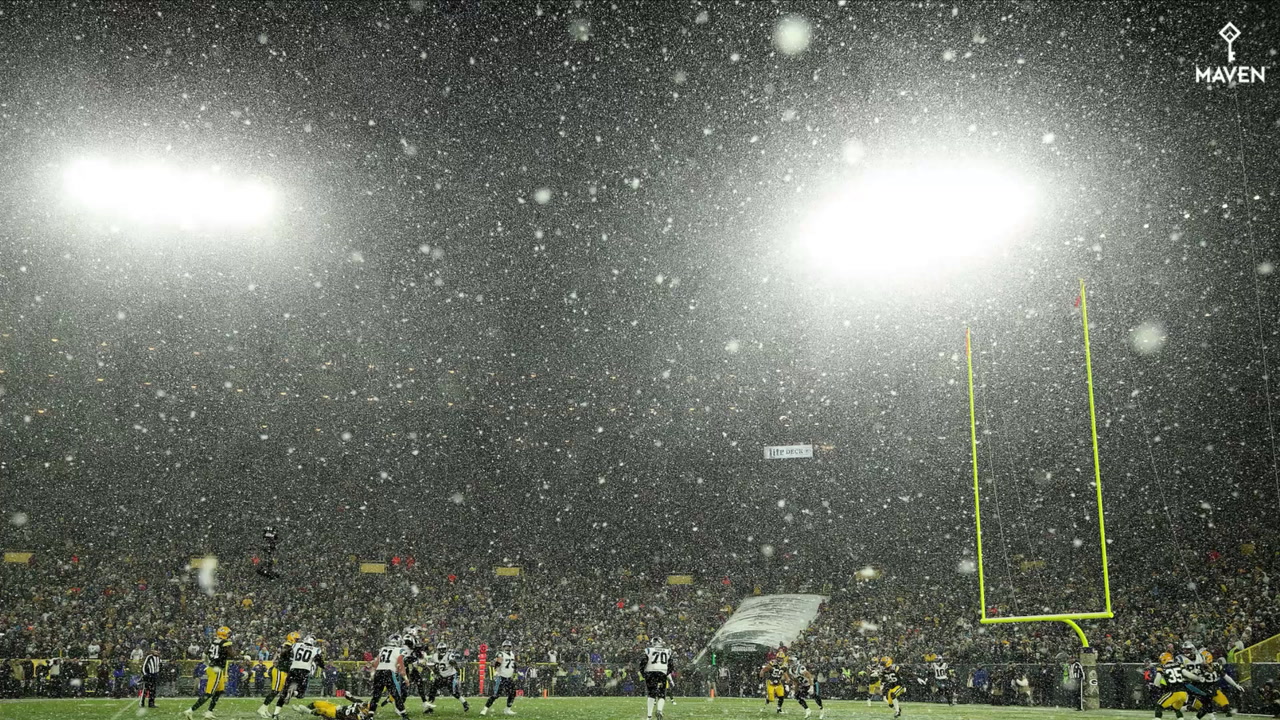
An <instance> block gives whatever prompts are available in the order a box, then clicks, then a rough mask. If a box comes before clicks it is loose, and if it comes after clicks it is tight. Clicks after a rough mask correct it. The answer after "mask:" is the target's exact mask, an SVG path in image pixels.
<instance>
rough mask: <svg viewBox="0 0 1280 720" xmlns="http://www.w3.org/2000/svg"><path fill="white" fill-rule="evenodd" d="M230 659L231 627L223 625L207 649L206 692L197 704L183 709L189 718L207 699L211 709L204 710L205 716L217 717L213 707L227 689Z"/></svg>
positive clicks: (205, 658)
mask: <svg viewBox="0 0 1280 720" xmlns="http://www.w3.org/2000/svg"><path fill="white" fill-rule="evenodd" d="M229 659H231V628H229V627H227V626H226V625H223V626H222V627H220V628H218V630H217V632H215V633H214V634H213V642H211V643H209V647H208V648H207V649H206V650H205V653H204V661H205V669H204V692H205V694H204V695H203V696H201V697H200V698H199V699H197V700H196V703H195V705H192V706H191V707H189V708H187V709H186V710H183V711H182V714H183V715H184V716H186V718H187V720H191V718H192V717H194V716H195V712H196V710H199V709H200V706H201V705H203V704H204V701H205V700H208V701H209V709H208V710H205V711H204V716H205V718H206V719H211V718H214V717H216V716H215V715H214V714H213V708H214V707H215V706H216V705H217V704H218V698H220V697H222V693H223V692H225V691H226V689H227V660H229Z"/></svg>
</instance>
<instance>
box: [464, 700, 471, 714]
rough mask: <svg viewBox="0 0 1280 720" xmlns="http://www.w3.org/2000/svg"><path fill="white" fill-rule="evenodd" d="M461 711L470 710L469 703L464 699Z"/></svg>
mask: <svg viewBox="0 0 1280 720" xmlns="http://www.w3.org/2000/svg"><path fill="white" fill-rule="evenodd" d="M462 712H471V705H470V704H469V703H468V702H467V701H466V700H463V701H462Z"/></svg>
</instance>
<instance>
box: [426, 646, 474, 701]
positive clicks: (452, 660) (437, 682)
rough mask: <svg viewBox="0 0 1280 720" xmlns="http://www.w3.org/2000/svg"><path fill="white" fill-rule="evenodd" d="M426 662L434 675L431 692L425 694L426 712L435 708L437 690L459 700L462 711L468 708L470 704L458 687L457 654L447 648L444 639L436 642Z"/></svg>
mask: <svg viewBox="0 0 1280 720" xmlns="http://www.w3.org/2000/svg"><path fill="white" fill-rule="evenodd" d="M427 663H428V664H429V665H431V669H432V670H433V671H434V672H435V677H434V678H432V680H431V692H430V693H429V694H428V695H427V712H428V713H430V712H432V711H434V710H435V709H436V691H438V690H446V691H448V693H449V694H450V695H452V696H454V697H455V698H457V699H458V700H459V701H461V702H462V712H467V711H468V710H470V709H471V704H470V703H468V702H467V699H466V698H464V697H462V694H461V692H460V690H459V689H458V656H457V654H456V653H454V652H453V651H451V650H450V649H449V644H448V643H446V642H444V641H441V642H438V643H436V651H435V654H433V655H431V656H429V657H427Z"/></svg>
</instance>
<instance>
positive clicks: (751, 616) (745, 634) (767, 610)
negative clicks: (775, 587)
mask: <svg viewBox="0 0 1280 720" xmlns="http://www.w3.org/2000/svg"><path fill="white" fill-rule="evenodd" d="M826 599H827V598H826V597H825V596H823V595H764V596H761V597H752V598H747V599H746V600H743V601H742V604H741V605H739V606H738V609H737V610H736V611H735V612H734V613H733V615H732V616H731V617H730V618H729V620H728V622H726V623H725V624H724V625H723V626H722V627H721V628H720V629H719V630H717V631H716V634H715V635H714V636H713V637H712V638H711V642H709V643H707V648H708V649H714V650H718V649H721V648H724V647H728V648H729V649H730V650H731V651H733V652H741V650H742V649H743V646H748V645H749V646H752V647H753V648H754V649H764V648H776V647H778V645H790V644H791V643H792V642H794V641H795V639H796V638H797V637H799V636H800V633H802V632H804V631H805V628H807V627H809V625H810V624H811V623H812V622H813V619H814V618H816V617H817V616H818V607H819V606H821V605H822V603H823V602H824V601H826ZM703 652H704V653H705V652H706V650H703Z"/></svg>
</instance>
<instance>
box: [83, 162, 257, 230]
mask: <svg viewBox="0 0 1280 720" xmlns="http://www.w3.org/2000/svg"><path fill="white" fill-rule="evenodd" d="M63 187H64V189H65V190H66V192H67V194H68V196H69V197H70V199H71V200H72V201H74V202H75V203H77V204H79V205H80V206H81V207H83V208H84V209H86V210H88V211H90V212H92V213H94V214H98V215H103V216H108V217H112V218H119V219H123V220H127V221H132V222H137V223H141V224H145V225H168V226H177V227H180V228H184V229H206V228H207V229H217V228H224V229H248V228H252V227H256V226H259V225H262V224H264V223H265V222H266V221H267V219H268V218H269V217H270V216H271V212H272V210H273V208H274V207H275V193H274V192H273V191H272V190H271V189H270V188H268V187H267V186H265V185H263V184H262V183H260V182H257V181H254V180H234V179H231V178H227V177H225V176H223V175H222V174H220V173H219V172H218V169H217V168H216V167H215V168H212V169H210V170H207V171H206V170H194V171H183V170H178V169H176V168H173V167H171V166H169V165H166V164H164V163H138V164H131V165H116V164H112V163H110V162H108V161H106V160H99V159H91V160H81V161H79V162H76V163H74V164H72V165H71V166H70V167H68V168H67V170H66V172H65V173H64V175H63Z"/></svg>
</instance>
